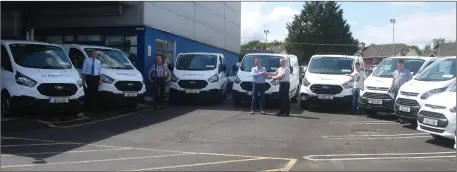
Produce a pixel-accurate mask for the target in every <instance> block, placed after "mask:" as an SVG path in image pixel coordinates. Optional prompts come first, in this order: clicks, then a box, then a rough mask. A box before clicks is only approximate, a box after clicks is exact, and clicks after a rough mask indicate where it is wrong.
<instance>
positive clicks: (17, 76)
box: [1, 40, 84, 116]
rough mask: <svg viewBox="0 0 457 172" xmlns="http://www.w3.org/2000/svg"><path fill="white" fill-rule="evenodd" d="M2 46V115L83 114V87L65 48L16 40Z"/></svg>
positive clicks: (5, 41) (4, 41)
mask: <svg viewBox="0 0 457 172" xmlns="http://www.w3.org/2000/svg"><path fill="white" fill-rule="evenodd" d="M1 44H2V45H1V46H2V55H1V58H2V84H1V85H2V86H1V89H2V95H1V96H2V97H1V98H2V100H1V110H2V115H4V116H13V115H15V113H16V112H19V111H18V110H22V109H29V108H30V109H41V110H50V109H53V110H64V111H65V114H66V115H76V114H77V113H79V110H80V109H81V107H82V104H83V98H84V90H83V85H82V82H81V79H80V77H79V75H78V71H77V70H76V68H75V67H74V66H73V65H72V63H71V61H70V59H69V58H68V56H67V54H66V53H65V51H64V50H63V49H62V47H60V46H58V45H54V44H48V43H42V42H30V41H12V40H2V41H1Z"/></svg>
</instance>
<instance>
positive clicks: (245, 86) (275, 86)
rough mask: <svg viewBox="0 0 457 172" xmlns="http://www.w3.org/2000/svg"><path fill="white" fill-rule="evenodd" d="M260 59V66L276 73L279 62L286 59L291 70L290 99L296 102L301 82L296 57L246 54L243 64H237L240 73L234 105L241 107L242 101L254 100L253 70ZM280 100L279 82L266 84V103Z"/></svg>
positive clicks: (236, 81) (235, 82) (234, 84)
mask: <svg viewBox="0 0 457 172" xmlns="http://www.w3.org/2000/svg"><path fill="white" fill-rule="evenodd" d="M256 58H259V59H260V65H261V66H262V67H265V69H266V70H267V72H275V71H276V70H278V69H279V67H280V65H279V61H280V59H281V58H285V59H286V66H289V68H290V72H291V74H290V89H289V98H291V100H292V101H296V99H297V94H298V90H299V86H300V84H299V82H300V78H299V75H300V67H299V65H298V58H297V56H295V55H289V54H270V53H252V54H246V55H245V56H244V57H243V59H242V61H241V63H237V67H238V71H237V72H236V76H235V79H234V83H233V88H232V93H231V94H232V101H233V104H234V105H239V104H240V103H241V102H242V101H245V100H249V101H250V100H251V99H252V89H253V84H252V80H253V77H252V73H251V70H252V68H253V67H254V66H255V59H256ZM274 100H276V102H277V100H279V82H277V81H275V82H272V80H268V79H267V82H266V83H265V103H266V104H268V102H271V101H274Z"/></svg>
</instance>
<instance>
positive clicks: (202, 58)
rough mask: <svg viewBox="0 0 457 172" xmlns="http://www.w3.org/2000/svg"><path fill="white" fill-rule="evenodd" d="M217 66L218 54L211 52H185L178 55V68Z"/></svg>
mask: <svg viewBox="0 0 457 172" xmlns="http://www.w3.org/2000/svg"><path fill="white" fill-rule="evenodd" d="M216 67H217V56H216V55H211V54H184V55H180V56H178V59H177V61H176V69H178V70H214V69H216Z"/></svg>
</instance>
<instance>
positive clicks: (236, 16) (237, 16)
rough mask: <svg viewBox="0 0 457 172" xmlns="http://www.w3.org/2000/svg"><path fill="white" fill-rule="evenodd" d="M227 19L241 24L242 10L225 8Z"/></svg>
mask: <svg viewBox="0 0 457 172" xmlns="http://www.w3.org/2000/svg"><path fill="white" fill-rule="evenodd" d="M225 20H226V21H229V22H232V23H234V24H236V25H238V26H240V25H241V23H240V22H241V13H240V12H234V11H233V10H232V9H230V8H228V7H226V8H225Z"/></svg>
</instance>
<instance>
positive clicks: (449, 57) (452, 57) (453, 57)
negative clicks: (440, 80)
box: [442, 56, 456, 59]
mask: <svg viewBox="0 0 457 172" xmlns="http://www.w3.org/2000/svg"><path fill="white" fill-rule="evenodd" d="M442 58H445V59H455V58H456V56H447V57H442Z"/></svg>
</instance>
